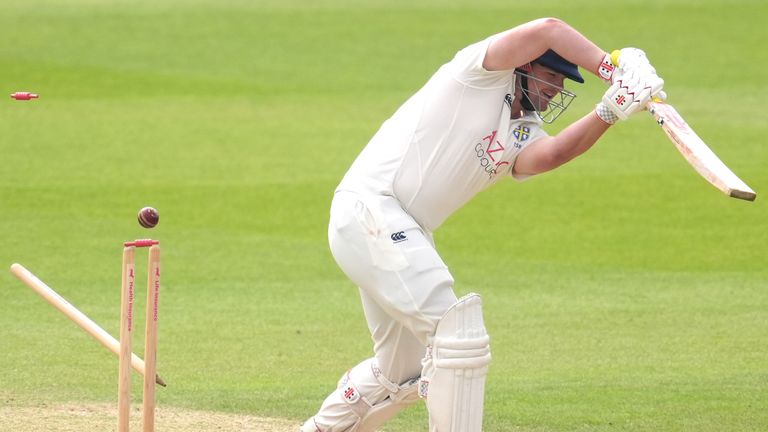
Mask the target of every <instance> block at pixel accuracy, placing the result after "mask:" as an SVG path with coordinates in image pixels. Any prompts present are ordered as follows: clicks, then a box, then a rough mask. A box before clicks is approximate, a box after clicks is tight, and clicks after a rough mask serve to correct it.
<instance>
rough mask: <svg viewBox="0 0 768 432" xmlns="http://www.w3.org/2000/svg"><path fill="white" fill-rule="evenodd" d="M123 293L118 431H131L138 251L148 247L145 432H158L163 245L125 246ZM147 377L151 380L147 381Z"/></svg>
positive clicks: (139, 243) (134, 243) (151, 242)
mask: <svg viewBox="0 0 768 432" xmlns="http://www.w3.org/2000/svg"><path fill="white" fill-rule="evenodd" d="M123 246H124V249H123V266H122V290H121V294H120V355H119V358H120V360H119V373H118V384H117V392H118V396H117V405H118V408H117V409H118V415H117V430H118V432H128V430H129V428H130V410H131V345H132V336H133V333H132V332H133V299H134V282H135V268H136V266H135V255H136V253H135V252H136V248H137V247H139V248H141V247H149V259H148V264H147V314H146V327H145V328H146V333H145V337H144V365H145V366H144V367H145V370H144V387H143V390H144V391H143V403H142V421H143V426H144V427H143V431H144V432H154V430H155V385H154V381H153V380H152V379H151V377H154V376H155V374H156V373H157V318H158V302H159V299H160V242H159V241H156V240H150V239H142V240H136V241H132V242H125V243H124V244H123ZM147 377H150V378H149V379H147Z"/></svg>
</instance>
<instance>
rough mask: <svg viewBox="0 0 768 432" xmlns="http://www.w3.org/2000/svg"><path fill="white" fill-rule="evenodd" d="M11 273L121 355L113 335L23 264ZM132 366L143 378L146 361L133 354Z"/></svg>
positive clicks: (12, 267)
mask: <svg viewBox="0 0 768 432" xmlns="http://www.w3.org/2000/svg"><path fill="white" fill-rule="evenodd" d="M11 273H13V275H14V276H16V277H17V278H18V279H19V280H20V281H22V282H23V283H24V284H25V285H27V286H28V287H29V288H30V289H32V290H33V291H34V292H35V293H37V295H39V296H40V297H42V298H43V299H44V300H45V301H47V302H48V303H49V304H50V305H51V306H53V307H55V308H56V309H57V310H58V311H59V312H61V313H63V314H64V315H65V316H66V317H67V318H69V319H71V320H72V322H74V323H75V324H77V325H78V327H80V328H81V329H83V330H84V331H85V332H87V333H88V334H89V335H91V336H93V338H94V339H96V340H97V341H98V342H99V343H100V344H102V345H103V346H104V347H105V348H107V349H108V350H110V351H112V352H113V353H114V354H115V355H120V342H118V341H117V339H115V338H114V337H112V335H110V334H109V333H107V332H106V331H105V330H104V329H103V328H101V327H100V326H99V325H98V324H96V323H95V322H94V321H93V320H92V319H90V318H88V316H86V315H85V314H84V313H82V312H80V310H79V309H77V308H76V307H75V306H74V305H72V304H71V303H69V302H68V301H67V300H66V299H65V298H64V297H62V296H60V295H59V294H58V293H57V292H56V291H54V290H53V288H51V287H49V286H48V285H46V284H45V282H43V281H42V280H40V279H39V278H38V277H37V276H35V275H34V274H32V272H30V271H29V270H27V269H26V268H24V266H22V265H21V264H18V263H14V264H13V265H11ZM131 366H133V369H134V370H135V371H136V372H138V373H140V374H141V375H142V376H143V375H144V369H145V368H144V360H142V359H141V358H139V356H137V355H136V354H131ZM155 382H157V383H158V384H160V385H161V386H163V387H165V386H166V384H165V381H163V380H162V378H160V376H159V375H155Z"/></svg>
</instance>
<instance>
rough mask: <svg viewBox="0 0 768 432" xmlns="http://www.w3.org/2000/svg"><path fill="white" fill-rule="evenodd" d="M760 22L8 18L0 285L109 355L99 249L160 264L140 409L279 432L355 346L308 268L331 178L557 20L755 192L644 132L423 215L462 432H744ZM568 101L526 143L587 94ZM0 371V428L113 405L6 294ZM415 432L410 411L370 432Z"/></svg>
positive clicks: (570, 16)
mask: <svg viewBox="0 0 768 432" xmlns="http://www.w3.org/2000/svg"><path fill="white" fill-rule="evenodd" d="M155 3H161V4H155ZM766 14H768V5H766V4H765V2H762V1H742V2H739V3H738V4H735V5H734V4H731V2H725V1H715V0H708V1H695V2H694V1H685V0H666V1H663V0H649V1H642V2H641V1H627V2H615V3H613V4H605V2H598V1H594V0H589V1H581V2H569V1H565V0H556V1H549V2H542V3H541V4H526V5H522V4H517V3H516V2H502V1H494V0H481V1H470V0H456V1H438V0H429V1H421V2H412V1H402V0H396V1H384V0H375V1H367V2H362V1H353V0H328V1H315V2H313V1H309V0H296V1H290V2H283V1H277V0H268V1H260V2H247V1H244V0H241V1H230V2H216V1H214V0H196V1H181V0H174V1H164V2H151V1H149V0H141V1H130V2H129V1H126V0H120V1H114V2H109V4H102V2H99V1H95V0H77V1H68V2H59V1H53V0H48V1H40V0H32V1H30V0H26V1H21V0H6V1H4V2H2V3H0V39H1V40H3V44H2V47H1V48H0V54H2V55H0V90H2V91H0V95H2V94H8V93H11V92H13V91H18V90H29V91H35V92H38V93H40V95H41V97H40V99H39V100H36V101H32V102H15V101H11V100H8V99H6V100H5V101H4V102H2V103H0V136H1V137H2V140H0V158H1V159H2V162H3V168H2V169H0V209H2V214H3V219H2V221H3V222H2V224H0V238H2V239H3V242H4V245H3V247H2V248H0V264H2V265H3V266H5V267H6V268H7V267H9V266H10V264H11V263H13V262H20V263H22V264H24V265H25V266H27V267H28V268H29V269H30V270H32V271H33V272H35V273H37V274H38V276H40V277H41V278H42V279H43V280H45V281H46V282H48V283H49V284H50V285H51V286H52V287H53V288H55V289H56V290H57V291H59V293H60V294H62V295H64V296H65V297H67V298H68V299H69V300H70V301H71V302H72V303H73V304H75V305H77V306H78V307H79V308H80V309H81V310H83V311H84V312H85V313H86V314H88V315H89V316H90V317H91V318H93V319H94V320H95V321H97V322H99V323H101V324H102V325H103V327H104V328H105V329H107V330H108V331H109V332H111V333H113V334H117V330H118V316H119V311H118V303H119V292H118V291H119V282H120V276H119V275H120V255H121V242H122V241H124V240H129V239H133V238H139V237H146V236H152V237H155V238H159V239H160V240H161V241H162V245H163V254H164V255H163V271H164V274H163V292H162V295H161V321H160V353H159V372H160V373H161V375H162V376H163V377H164V378H165V379H166V381H168V383H169V387H168V388H167V389H164V390H160V391H159V392H158V400H159V403H160V404H161V406H170V407H179V408H189V409H197V410H206V411H211V410H212V411H220V412H232V413H248V414H256V415H260V416H269V417H281V418H285V419H292V420H296V421H299V420H300V419H303V418H305V417H307V416H309V415H311V414H312V413H313V412H314V411H315V410H316V408H317V407H318V405H319V403H320V402H321V401H322V399H323V397H324V396H325V394H326V393H327V392H328V391H329V389H330V388H331V387H332V386H333V385H334V384H335V382H336V379H337V378H338V376H339V375H340V374H341V373H342V372H343V371H344V370H345V369H346V368H348V367H350V366H352V365H353V364H355V363H356V362H357V361H358V360H360V359H362V358H364V357H367V356H368V355H369V354H370V350H371V346H370V342H369V338H368V334H367V330H366V327H365V323H364V320H363V317H362V312H361V311H360V307H359V300H358V298H357V294H356V289H355V288H354V287H353V286H352V284H351V283H350V282H348V281H347V280H346V279H345V278H344V276H343V275H342V274H341V272H340V271H339V270H338V269H337V268H336V266H335V264H334V263H333V259H332V257H331V256H330V253H329V251H328V248H327V245H326V222H327V212H328V206H329V202H330V198H331V195H332V192H333V189H334V187H335V185H336V184H337V183H338V181H339V180H340V178H341V176H342V175H343V173H344V172H345V170H346V168H347V166H348V165H349V164H350V163H351V161H352V159H353V158H354V157H355V156H356V154H357V152H358V151H359V150H360V149H361V148H362V146H363V145H364V144H365V143H366V142H367V140H368V138H369V137H370V136H371V135H372V134H373V132H374V131H375V130H376V129H377V128H378V126H379V124H380V123H381V121H383V120H384V119H385V118H386V117H387V116H388V115H390V114H391V113H392V112H393V111H394V110H395V109H396V108H397V106H398V105H399V104H400V103H401V102H402V101H403V100H404V99H405V98H406V97H408V96H409V95H410V94H411V93H412V92H413V91H414V90H416V89H417V88H418V87H419V86H420V85H421V84H422V83H423V82H424V81H425V80H426V79H427V78H428V77H429V75H430V74H431V73H432V72H433V71H434V70H435V69H436V68H437V67H438V66H439V65H440V64H441V63H443V62H445V61H446V60H448V59H449V58H450V57H451V56H452V54H453V53H454V52H455V51H456V50H457V49H459V48H461V47H463V46H465V45H467V44H469V43H471V42H473V41H475V40H478V39H481V38H483V37H485V36H487V35H488V34H490V33H493V32H497V31H501V30H504V29H506V28H508V27H511V26H513V25H515V24H516V23H519V22H522V21H525V20H528V19H532V18H536V17H540V16H547V15H552V16H558V17H560V18H563V19H565V20H566V21H568V22H570V23H572V24H573V25H575V26H576V27H577V28H579V29H580V30H581V31H582V32H583V33H585V34H586V35H588V36H589V37H591V38H592V39H593V40H594V41H595V42H596V43H598V44H600V45H601V46H602V47H603V48H605V49H613V48H617V47H622V46H628V45H632V46H639V47H642V48H644V49H645V50H646V51H647V52H648V54H649V56H650V58H651V60H652V61H653V62H654V63H655V64H656V66H657V69H658V70H659V73H660V74H661V75H662V76H663V77H664V78H665V79H666V81H667V86H666V89H667V91H668V93H669V98H670V101H672V102H673V103H674V104H675V106H676V107H677V108H678V109H679V110H680V111H681V113H682V114H683V115H684V116H685V117H686V118H687V120H688V121H689V122H690V123H691V124H692V125H693V126H694V127H695V129H696V130H697V131H698V132H699V134H700V135H701V136H702V137H703V138H704V139H705V140H706V141H707V142H709V143H710V144H711V146H712V148H713V149H714V150H715V151H716V152H717V153H718V154H719V155H720V156H721V158H722V159H723V160H724V161H725V162H726V163H727V164H728V165H729V166H730V167H731V168H733V169H734V171H736V172H737V173H738V174H739V175H740V176H741V177H742V178H744V179H745V180H746V181H747V182H748V183H749V184H750V185H751V186H752V187H753V188H754V189H755V190H757V192H758V195H759V196H758V199H757V201H755V202H754V203H747V202H742V201H738V200H733V199H729V198H726V197H725V196H723V195H721V194H720V193H719V192H718V191H716V190H715V189H714V188H712V187H710V186H709V185H708V184H707V183H706V182H705V181H704V180H702V179H701V178H699V177H698V175H697V174H696V173H695V172H694V171H693V170H692V169H691V168H690V167H689V166H688V165H687V163H685V161H684V160H683V158H682V157H680V155H679V154H677V152H676V151H675V150H674V148H673V147H672V145H671V144H670V143H669V142H668V141H667V139H666V138H665V137H664V136H663V134H662V133H661V131H659V130H658V127H657V126H656V125H655V124H654V123H653V122H652V121H651V120H650V119H649V118H643V117H648V116H646V115H644V114H643V115H639V116H638V117H640V118H634V119H632V120H630V121H629V122H627V123H626V124H622V125H619V126H617V127H615V128H613V129H612V130H611V131H609V132H608V134H607V135H606V137H605V139H604V140H602V141H601V142H600V143H599V144H598V145H597V146H596V147H595V148H594V149H593V150H592V151H590V152H589V153H588V154H587V155H585V156H583V157H581V158H580V159H578V160H577V161H575V162H574V163H572V164H570V165H568V166H566V167H563V168H562V169H560V170H558V171H557V172H553V173H550V174H545V175H543V176H541V177H540V178H537V179H532V180H530V181H528V182H524V183H522V184H517V183H515V182H512V181H509V182H506V183H504V184H501V185H499V186H497V187H495V188H493V189H492V190H490V191H488V192H486V193H483V194H482V195H481V196H480V197H478V199H477V200H475V201H474V202H472V203H471V204H470V205H468V206H467V207H466V208H465V209H463V210H462V211H460V212H459V213H457V214H456V215H455V216H453V217H452V218H451V219H449V220H448V222H447V223H446V224H445V226H444V227H443V228H442V229H441V230H440V231H439V232H438V233H437V234H436V241H437V243H438V248H439V250H440V251H441V253H442V255H443V258H444V259H445V261H446V262H447V263H448V265H449V266H450V268H451V270H452V272H453V274H454V276H455V278H456V280H457V284H456V291H457V293H459V294H462V293H465V292H468V291H477V292H480V293H482V294H483V295H484V297H485V302H486V303H485V304H486V325H487V326H488V329H489V332H490V333H491V337H492V350H493V355H494V361H493V364H492V368H491V371H490V374H489V378H488V384H487V390H488V391H487V397H486V419H485V425H486V430H487V431H509V430H517V431H537V432H538V431H574V430H575V431H608V430H611V431H613V430H621V431H661V430H663V431H697V432H698V431H726V430H727V431H760V430H766V429H768V345H767V344H766V341H767V340H768V269H767V268H766V257H768V218H766V216H767V215H768V213H767V211H766V210H767V209H768V207H766V201H765V198H766V197H765V196H763V195H762V194H768V175H767V174H766V170H765V164H766V162H767V161H768V150H766V146H765V137H766V136H767V135H768V123H766V120H765V116H764V115H763V97H762V95H764V94H765V93H766V90H768V86H767V85H766V83H765V80H764V76H765V73H764V71H765V69H766V68H767V67H768V54H767V51H766V50H765V47H764V40H765V37H764V36H765V30H764V24H763V22H762V21H763V17H764V16H766ZM572 89H575V90H576V92H577V93H578V98H577V99H576V101H575V102H574V104H573V105H572V108H570V109H569V111H568V112H567V113H566V114H565V116H564V118H563V119H562V120H558V123H559V125H556V127H555V128H554V129H552V130H551V132H556V131H557V130H558V128H560V127H562V126H563V125H565V124H567V123H568V122H569V121H571V120H574V119H576V118H578V117H580V116H581V115H582V114H583V113H584V112H586V111H587V110H589V109H591V107H592V106H593V104H594V103H595V102H596V101H597V100H598V99H599V97H600V95H601V94H602V91H603V89H604V87H603V85H602V84H600V83H599V82H598V80H597V79H596V78H594V77H587V84H586V85H585V86H580V87H572ZM145 205H153V206H155V207H157V208H158V209H159V211H160V213H161V222H160V225H159V226H158V227H157V228H156V229H154V230H153V231H151V232H149V231H146V230H143V229H141V228H140V227H139V225H138V224H137V223H136V220H135V214H136V212H137V211H138V209H139V208H141V207H143V206H145ZM137 262H138V263H139V268H142V266H143V254H139V258H138V259H137ZM142 307H143V299H139V301H138V306H137V310H138V312H139V313H138V316H137V320H138V321H139V322H140V321H141V319H142V317H141V313H142V310H143V309H142ZM139 333H140V334H141V332H139ZM135 345H136V347H137V351H139V352H140V351H141V349H140V347H141V343H140V342H138V341H136V342H135ZM0 353H1V354H0V358H1V359H2V363H1V364H2V366H3V367H2V368H0V398H1V399H0V401H1V402H2V403H4V404H8V405H18V406H38V405H44V404H53V403H79V402H82V403H105V402H111V401H113V400H116V393H117V392H116V381H117V362H116V359H115V358H114V357H113V356H112V355H111V354H110V353H108V352H107V351H106V350H104V349H103V348H101V347H100V346H98V345H97V344H96V343H94V342H93V341H91V340H90V338H89V337H88V336H86V335H84V334H82V333H81V332H80V331H79V330H78V329H77V328H76V327H75V326H74V325H72V324H70V323H69V322H68V321H67V320H66V319H65V318H63V317H62V316H61V315H60V314H59V313H58V312H55V311H54V310H53V309H52V308H51V307H50V306H48V305H47V304H45V303H44V302H43V301H42V300H40V299H39V298H38V297H37V296H35V295H34V294H33V293H32V292H31V291H29V290H28V289H26V288H24V286H23V285H21V284H20V283H19V282H18V281H16V280H15V279H14V278H12V276H11V275H10V274H9V273H8V272H7V271H4V272H2V273H0ZM138 382H139V381H138V378H137V379H136V381H135V383H136V384H137V385H138ZM425 425H426V420H425V413H424V409H423V407H421V406H419V407H417V408H414V409H412V410H410V411H408V412H407V413H405V414H404V415H403V416H401V417H400V418H398V419H397V420H395V421H394V422H393V423H391V424H390V426H388V428H387V430H388V431H391V432H405V431H415V430H425ZM2 428H3V426H2V424H0V430H2Z"/></svg>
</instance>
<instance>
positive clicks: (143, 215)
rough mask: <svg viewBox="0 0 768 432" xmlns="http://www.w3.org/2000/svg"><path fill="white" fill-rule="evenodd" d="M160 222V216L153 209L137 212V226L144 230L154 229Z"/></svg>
mask: <svg viewBox="0 0 768 432" xmlns="http://www.w3.org/2000/svg"><path fill="white" fill-rule="evenodd" d="M158 222H160V214H159V213H158V212H157V210H155V209H154V208H153V207H144V208H143V209H141V210H139V225H141V226H143V227H144V228H154V227H155V225H157V223H158Z"/></svg>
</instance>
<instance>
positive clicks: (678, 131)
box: [648, 101, 757, 201]
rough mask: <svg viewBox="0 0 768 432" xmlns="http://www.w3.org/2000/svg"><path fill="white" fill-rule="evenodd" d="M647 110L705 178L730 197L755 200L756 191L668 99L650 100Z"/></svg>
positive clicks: (686, 158)
mask: <svg viewBox="0 0 768 432" xmlns="http://www.w3.org/2000/svg"><path fill="white" fill-rule="evenodd" d="M648 111H649V112H650V113H651V115H652V116H653V118H654V119H656V123H658V124H659V125H660V126H661V128H662V130H664V133H665V134H667V136H668V137H669V139H670V140H671V141H672V142H673V143H674V144H675V147H677V150H678V151H680V154H682V155H683V157H684V158H685V160H687V161H688V163H689V164H691V166H693V168H694V169H695V170H696V171H697V172H698V173H699V174H701V176H702V177H704V179H706V180H707V181H708V182H709V183H711V184H712V185H713V186H715V187H716V188H718V189H720V190H721V191H722V192H723V193H725V194H726V195H728V196H731V197H733V198H739V199H743V200H747V201H754V200H755V198H756V197H757V194H756V193H755V191H753V190H752V188H750V187H749V186H747V184H746V183H744V181H742V180H741V179H740V178H739V177H738V176H736V174H734V173H733V171H731V169H730V168H728V167H727V166H726V165H725V164H724V163H723V161H721V160H720V158H718V157H717V155H716V154H715V153H714V152H713V151H712V150H711V149H710V148H709V147H708V146H707V144H705V143H704V141H703V140H702V139H701V138H700V137H699V136H698V135H697V134H696V132H694V131H693V129H691V127H690V126H689V125H688V123H687V122H686V121H685V120H684V119H683V117H682V116H681V115H680V113H678V112H677V110H676V109H675V107H673V106H672V105H670V104H668V103H665V102H656V101H653V102H649V103H648Z"/></svg>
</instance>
